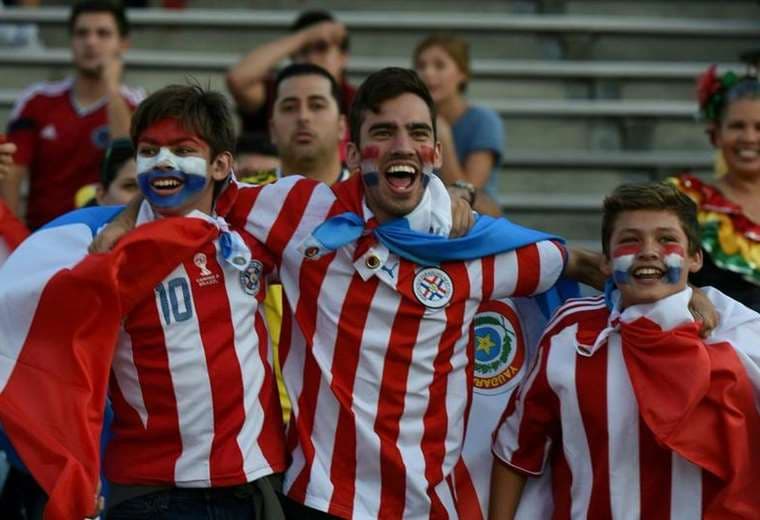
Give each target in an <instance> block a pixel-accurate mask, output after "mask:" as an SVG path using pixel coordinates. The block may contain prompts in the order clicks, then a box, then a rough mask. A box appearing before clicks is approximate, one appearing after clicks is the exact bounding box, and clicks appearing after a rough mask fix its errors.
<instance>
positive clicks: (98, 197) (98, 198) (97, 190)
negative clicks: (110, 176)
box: [95, 182, 106, 206]
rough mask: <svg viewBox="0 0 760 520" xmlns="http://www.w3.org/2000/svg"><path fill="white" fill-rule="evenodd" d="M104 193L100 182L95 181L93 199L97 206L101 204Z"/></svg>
mask: <svg viewBox="0 0 760 520" xmlns="http://www.w3.org/2000/svg"><path fill="white" fill-rule="evenodd" d="M105 195H106V190H105V188H103V184H102V183H100V182H99V183H97V184H96V185H95V201H96V202H97V203H98V206H102V205H103V197H105Z"/></svg>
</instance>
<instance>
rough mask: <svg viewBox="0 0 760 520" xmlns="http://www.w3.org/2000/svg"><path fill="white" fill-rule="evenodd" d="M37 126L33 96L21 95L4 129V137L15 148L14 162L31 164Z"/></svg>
mask: <svg viewBox="0 0 760 520" xmlns="http://www.w3.org/2000/svg"><path fill="white" fill-rule="evenodd" d="M39 127H40V122H39V118H38V117H37V116H36V114H35V98H34V97H33V96H32V97H30V96H28V95H26V96H23V95H22V97H21V98H19V99H18V101H16V104H15V105H14V107H13V110H12V112H11V115H10V118H9V120H8V127H7V129H6V139H7V140H8V141H9V142H12V143H13V144H15V145H16V148H17V150H16V153H15V154H14V155H13V162H14V163H16V164H19V165H21V166H28V165H29V164H31V162H32V159H33V158H34V152H35V149H36V147H37V136H38V135H39Z"/></svg>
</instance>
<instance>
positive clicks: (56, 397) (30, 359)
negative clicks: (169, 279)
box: [0, 218, 218, 520]
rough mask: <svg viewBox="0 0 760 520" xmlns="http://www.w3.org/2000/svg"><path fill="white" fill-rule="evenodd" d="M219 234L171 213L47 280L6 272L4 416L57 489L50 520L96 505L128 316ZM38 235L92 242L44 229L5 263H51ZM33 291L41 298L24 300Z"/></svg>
mask: <svg viewBox="0 0 760 520" xmlns="http://www.w3.org/2000/svg"><path fill="white" fill-rule="evenodd" d="M80 227H81V226H80ZM87 232H88V233H89V232H90V231H89V229H87ZM217 233H218V230H217V229H216V227H215V226H213V225H212V224H210V223H208V222H206V221H204V220H202V219H196V218H169V219H163V220H160V221H157V222H154V223H150V224H145V225H143V226H140V227H138V228H137V229H136V230H135V231H133V232H132V233H130V234H129V235H127V236H126V237H125V238H124V239H123V240H122V241H121V242H120V243H119V244H118V245H117V246H116V247H115V248H114V250H113V251H111V252H110V253H107V254H102V255H88V256H84V252H82V253H81V255H82V257H83V258H82V259H81V260H80V261H78V262H76V263H74V264H69V265H70V266H71V267H69V266H66V265H62V266H61V267H62V268H61V269H58V270H52V271H51V275H50V276H46V277H44V278H43V279H40V277H37V278H31V277H30V280H29V281H30V283H23V281H21V282H20V283H12V284H11V283H8V281H7V280H8V278H9V273H8V271H9V270H10V269H4V270H3V271H0V275H4V276H0V279H2V280H3V283H4V284H5V285H6V287H3V291H2V293H0V294H1V297H0V314H5V316H4V317H2V319H0V422H2V425H3V427H4V428H5V430H6V433H7V434H8V436H9V438H10V439H11V442H12V443H13V445H14V447H15V448H16V449H17V451H18V453H19V455H20V456H21V459H22V460H23V461H24V463H25V464H26V466H27V468H28V469H29V470H30V471H31V472H32V474H33V476H34V478H35V480H37V482H38V483H39V484H40V485H41V486H42V488H43V489H44V490H45V491H46V492H47V494H48V503H47V507H46V510H45V518H46V519H49V520H58V519H61V520H63V519H66V520H71V519H78V518H83V517H84V516H85V515H88V514H91V513H92V512H93V509H94V504H95V498H96V486H97V482H98V479H99V470H100V460H99V438H100V431H101V427H102V421H103V408H104V404H105V398H106V391H107V384H108V377H109V371H110V365H111V358H112V355H113V352H114V348H115V345H116V338H117V335H118V331H119V326H120V323H121V318H122V316H124V315H125V314H126V313H128V312H129V310H130V309H131V308H132V307H133V306H134V305H135V304H136V303H137V302H138V301H140V300H141V299H142V298H145V297H146V296H147V295H150V294H151V293H152V291H153V290H154V287H155V285H156V284H158V283H159V282H160V281H161V280H162V279H163V278H164V277H165V276H167V275H168V274H169V273H170V272H171V270H172V269H174V268H175V267H176V266H177V264H178V263H179V262H180V261H181V260H183V259H184V258H186V257H188V256H190V255H192V254H194V253H195V252H196V251H197V249H198V248H200V247H201V246H203V244H205V243H207V242H209V241H211V240H213V239H214V238H215V237H216V235H217ZM56 237H58V240H56ZM90 238H91V236H90ZM39 241H43V242H45V241H46V242H47V243H48V245H52V246H54V247H58V248H62V249H65V248H67V247H68V248H71V247H78V248H80V249H81V248H82V247H85V248H86V243H85V242H86V241H79V242H77V243H73V242H74V241H72V240H71V236H68V235H66V232H65V230H63V231H61V230H60V228H53V229H50V230H44V232H42V233H40V236H39V237H38V236H37V233H35V235H33V236H32V237H31V238H30V240H29V241H28V242H32V244H30V246H29V248H25V246H26V244H24V245H22V247H21V248H19V249H18V251H17V252H16V254H15V255H14V257H11V259H10V261H9V262H8V264H6V267H9V265H10V264H15V265H14V267H16V266H18V265H19V264H23V263H26V264H29V265H31V266H34V264H35V262H37V263H40V264H42V263H43V261H44V259H43V258H34V257H33V255H34V252H35V251H36V250H39V249H35V247H34V245H35V244H34V242H39ZM57 251H58V250H56V252H57ZM51 254H52V253H51ZM17 255H18V256H19V257H20V258H18V259H17V258H16V256H17ZM27 257H28V258H27ZM14 260H17V261H14ZM48 267H49V266H48ZM16 270H17V271H18V269H16ZM30 272H34V269H33V268H32V269H30ZM34 284H37V285H42V286H41V287H30V285H34ZM30 298H31V299H36V302H34V301H33V302H28V301H25V300H28V299H30ZM29 305H31V307H29ZM25 308H31V309H34V311H33V317H32V318H31V320H30V321H29V323H28V328H27V324H26V323H22V322H23V319H17V320H10V319H9V316H12V315H13V314H14V313H16V312H17V311H18V310H19V309H25ZM18 338H20V340H19V341H16V339H18Z"/></svg>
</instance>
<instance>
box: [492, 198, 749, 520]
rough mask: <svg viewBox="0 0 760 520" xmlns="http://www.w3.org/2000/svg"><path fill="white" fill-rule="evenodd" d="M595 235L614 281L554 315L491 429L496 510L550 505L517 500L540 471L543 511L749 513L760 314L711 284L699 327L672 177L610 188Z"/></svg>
mask: <svg viewBox="0 0 760 520" xmlns="http://www.w3.org/2000/svg"><path fill="white" fill-rule="evenodd" d="M602 244H603V248H604V254H605V262H604V266H603V270H604V271H605V272H606V273H607V274H608V275H610V276H612V284H613V285H610V286H609V288H608V291H607V294H606V296H600V297H596V298H585V299H579V300H572V301H571V302H570V303H568V304H566V305H565V306H564V307H562V308H561V309H560V310H559V311H558V312H557V313H556V314H555V316H554V318H553V319H552V321H551V322H550V323H549V325H548V327H547V329H546V331H545V332H544V336H543V338H542V340H541V343H540V346H539V352H538V357H537V362H536V363H535V365H534V367H533V369H532V371H531V373H529V374H528V375H527V377H526V378H525V379H524V382H523V384H522V386H521V387H520V388H519V389H518V391H517V392H515V393H514V394H513V396H512V400H511V402H510V404H509V407H508V409H507V412H506V414H505V417H504V418H503V420H502V421H503V422H502V424H501V425H500V427H499V429H498V430H497V433H496V435H495V437H494V446H493V450H494V455H495V457H496V459H495V462H494V465H493V475H492V483H491V508H490V509H491V513H490V514H491V518H494V519H496V518H499V519H503V518H513V516H514V515H515V511H516V510H517V507H518V504H519V508H520V510H519V513H518V515H517V517H518V518H537V517H538V516H536V515H537V512H538V511H542V513H541V514H542V515H546V514H547V513H546V511H547V504H546V503H537V502H531V501H530V500H526V501H523V502H522V503H520V496H521V493H522V488H523V485H524V484H525V481H526V477H533V476H537V475H541V474H542V473H543V472H544V471H551V475H552V487H553V497H554V498H553V501H554V503H553V505H552V504H548V506H549V507H548V508H549V510H551V509H552V507H553V509H554V514H553V516H552V518H560V519H561V518H571V517H572V518H575V517H583V518H650V517H665V518H674V519H675V518H678V519H682V518H707V519H723V518H746V519H750V518H757V514H758V511H760V496H759V495H758V493H757V489H758V485H760V473H758V471H757V468H758V464H760V416H759V415H758V408H757V405H758V395H760V394H758V393H757V391H758V388H759V387H758V382H759V381H760V379H758V378H757V376H758V374H760V371H758V365H759V364H760V350H759V349H758V348H757V345H758V344H759V343H758V341H760V315H758V314H756V313H754V312H753V311H751V310H750V309H748V308H746V307H744V306H742V305H741V304H739V303H738V302H736V301H734V300H732V299H730V298H728V297H727V296H725V295H724V294H722V293H720V292H718V291H716V290H714V289H712V288H706V289H705V290H704V292H705V294H706V295H707V297H708V298H709V299H710V301H711V302H712V303H713V304H714V305H715V307H716V308H717V310H718V312H719V314H720V317H721V323H720V324H719V326H718V328H717V329H716V330H715V331H713V332H712V334H711V335H710V336H708V338H707V339H702V338H701V337H700V336H699V335H698V325H697V324H696V323H695V322H694V321H693V318H692V316H691V314H690V312H689V311H688V302H689V298H690V294H691V292H692V289H691V288H689V287H688V285H687V277H688V274H689V273H690V272H695V271H697V270H698V269H699V268H700V267H701V264H702V254H701V250H700V247H699V228H698V224H697V218H696V207H695V206H694V204H693V203H692V202H691V200H690V199H689V198H688V197H686V196H685V195H683V194H682V193H680V192H678V191H677V190H676V189H675V188H674V187H672V186H670V185H666V184H648V185H624V186H621V187H619V188H618V189H616V190H615V191H614V192H613V193H612V194H611V195H610V196H609V197H607V199H606V200H605V204H604V216H603V224H602ZM753 384H754V388H753ZM526 498H527V497H526ZM549 500H551V498H550V499H549ZM541 517H545V516H541Z"/></svg>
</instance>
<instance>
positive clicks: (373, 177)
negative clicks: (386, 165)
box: [362, 172, 380, 186]
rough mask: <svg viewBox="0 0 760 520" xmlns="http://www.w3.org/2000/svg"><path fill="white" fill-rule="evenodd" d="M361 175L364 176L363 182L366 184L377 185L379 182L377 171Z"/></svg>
mask: <svg viewBox="0 0 760 520" xmlns="http://www.w3.org/2000/svg"><path fill="white" fill-rule="evenodd" d="M362 175H363V176H364V177H363V179H364V183H365V184H366V185H367V186H377V185H378V184H380V174H379V173H377V172H367V173H362Z"/></svg>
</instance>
